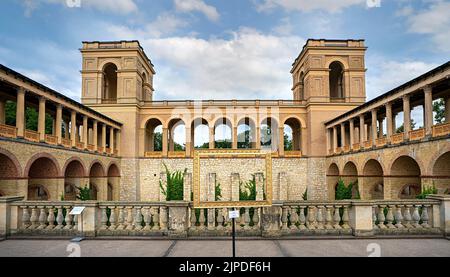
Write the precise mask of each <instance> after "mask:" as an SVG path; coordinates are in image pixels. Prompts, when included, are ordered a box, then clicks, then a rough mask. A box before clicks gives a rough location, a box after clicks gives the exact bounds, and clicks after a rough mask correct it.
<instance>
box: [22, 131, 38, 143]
mask: <svg viewBox="0 0 450 277" xmlns="http://www.w3.org/2000/svg"><path fill="white" fill-rule="evenodd" d="M25 139H27V140H29V141H34V142H39V133H38V132H36V131H32V130H25Z"/></svg>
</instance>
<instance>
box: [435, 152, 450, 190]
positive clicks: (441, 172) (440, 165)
mask: <svg viewBox="0 0 450 277" xmlns="http://www.w3.org/2000/svg"><path fill="white" fill-rule="evenodd" d="M432 174H433V179H432V182H433V185H434V186H436V188H437V190H438V193H439V194H450V151H448V152H445V153H443V154H441V155H440V156H439V158H437V159H436V160H435V162H434V165H433V171H432Z"/></svg>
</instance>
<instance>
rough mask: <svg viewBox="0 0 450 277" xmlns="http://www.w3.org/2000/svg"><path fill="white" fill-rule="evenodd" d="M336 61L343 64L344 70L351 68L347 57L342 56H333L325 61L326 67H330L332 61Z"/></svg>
mask: <svg viewBox="0 0 450 277" xmlns="http://www.w3.org/2000/svg"><path fill="white" fill-rule="evenodd" d="M334 62H338V63H340V64H341V66H342V68H343V69H344V70H347V69H349V65H348V62H347V61H346V60H345V59H343V58H340V57H331V58H330V59H329V60H328V61H327V62H326V63H325V67H326V68H329V67H330V65H331V64H332V63H334Z"/></svg>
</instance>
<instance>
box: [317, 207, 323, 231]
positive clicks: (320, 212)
mask: <svg viewBox="0 0 450 277" xmlns="http://www.w3.org/2000/svg"><path fill="white" fill-rule="evenodd" d="M316 219H317V229H319V230H322V229H323V228H324V227H323V206H318V207H317V217H316Z"/></svg>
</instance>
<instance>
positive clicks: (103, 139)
mask: <svg viewBox="0 0 450 277" xmlns="http://www.w3.org/2000/svg"><path fill="white" fill-rule="evenodd" d="M101 147H103V153H106V124H105V123H102V145H101Z"/></svg>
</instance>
